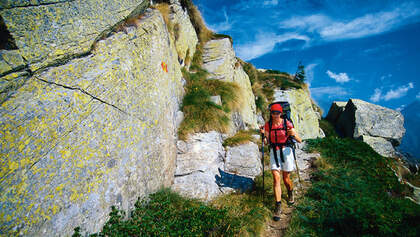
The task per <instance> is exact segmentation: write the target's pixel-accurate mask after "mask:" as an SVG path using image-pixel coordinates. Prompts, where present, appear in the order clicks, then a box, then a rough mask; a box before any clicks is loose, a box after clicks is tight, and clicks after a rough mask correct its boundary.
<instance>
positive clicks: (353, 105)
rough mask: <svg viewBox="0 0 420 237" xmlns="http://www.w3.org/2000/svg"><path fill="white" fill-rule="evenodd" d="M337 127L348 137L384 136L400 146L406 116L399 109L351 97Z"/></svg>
mask: <svg viewBox="0 0 420 237" xmlns="http://www.w3.org/2000/svg"><path fill="white" fill-rule="evenodd" d="M336 127H337V129H338V130H339V131H340V132H341V133H342V134H343V135H344V136H347V137H353V138H360V137H361V136H370V137H382V138H384V139H386V140H388V141H390V142H391V143H392V144H393V145H394V146H398V145H399V144H400V142H401V139H402V137H403V135H404V133H405V128H404V117H403V116H402V114H401V113H400V112H399V111H396V110H392V109H388V108H385V107H382V106H379V105H375V104H371V103H368V102H365V101H362V100H359V99H350V100H349V101H348V102H347V105H346V107H345V110H344V111H343V113H342V114H341V115H340V117H339V119H338V121H337V123H336Z"/></svg>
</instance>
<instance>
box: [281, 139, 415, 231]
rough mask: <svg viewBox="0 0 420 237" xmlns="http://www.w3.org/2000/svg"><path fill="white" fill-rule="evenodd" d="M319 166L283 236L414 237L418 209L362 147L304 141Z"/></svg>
mask: <svg viewBox="0 0 420 237" xmlns="http://www.w3.org/2000/svg"><path fill="white" fill-rule="evenodd" d="M309 150H310V151H314V150H316V151H319V152H321V155H322V158H321V159H323V161H322V162H321V163H323V164H324V165H321V166H320V167H319V168H318V171H317V172H316V173H315V174H314V180H313V185H312V188H311V189H310V190H309V191H308V193H307V195H306V197H305V199H304V201H303V202H302V203H301V204H300V205H299V206H298V207H297V211H296V212H295V213H294V215H293V218H292V221H291V225H290V226H289V229H288V232H287V234H288V236H303V235H305V236H419V235H420V227H419V225H418V224H419V223H420V206H419V205H416V204H414V203H413V202H411V201H409V200H408V199H406V198H404V196H405V195H407V194H409V192H410V190H409V189H408V187H407V186H406V185H402V184H400V183H399V182H398V180H397V178H396V177H395V175H394V173H393V172H392V170H391V169H390V168H389V167H390V166H391V165H392V163H393V162H394V161H393V160H391V159H389V158H385V157H382V156H380V155H378V154H377V153H376V152H374V151H373V150H372V149H371V148H370V147H369V146H368V145H367V144H365V143H363V142H360V141H356V140H353V139H341V138H335V137H328V138H324V139H317V140H311V141H309Z"/></svg>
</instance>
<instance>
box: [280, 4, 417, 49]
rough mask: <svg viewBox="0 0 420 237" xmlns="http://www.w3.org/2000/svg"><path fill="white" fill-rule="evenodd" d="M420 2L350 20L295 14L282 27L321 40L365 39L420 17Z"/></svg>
mask: <svg viewBox="0 0 420 237" xmlns="http://www.w3.org/2000/svg"><path fill="white" fill-rule="evenodd" d="M419 14H420V9H419V8H418V4H414V3H406V4H402V5H401V6H400V7H399V8H395V9H393V10H391V11H381V12H377V13H372V14H366V15H364V16H360V17H356V18H353V19H350V20H348V21H342V20H336V19H332V18H330V17H328V16H326V15H323V14H315V15H309V16H294V17H291V18H289V19H287V20H285V21H282V22H280V23H279V27H280V28H286V29H293V30H296V29H298V30H300V31H301V32H302V31H307V32H316V33H318V34H319V36H320V37H321V39H323V40H326V41H334V40H340V39H354V38H362V37H367V36H371V35H376V34H380V33H383V32H386V31H389V30H392V29H394V28H396V27H398V26H400V25H402V24H405V23H407V21H408V22H409V20H411V18H413V17H415V16H418V15H419Z"/></svg>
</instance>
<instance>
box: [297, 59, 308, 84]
mask: <svg viewBox="0 0 420 237" xmlns="http://www.w3.org/2000/svg"><path fill="white" fill-rule="evenodd" d="M305 77H306V76H305V66H303V64H302V62H299V64H298V68H297V71H296V74H295V80H297V81H299V82H305Z"/></svg>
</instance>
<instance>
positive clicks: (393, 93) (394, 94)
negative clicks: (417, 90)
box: [384, 82, 414, 101]
mask: <svg viewBox="0 0 420 237" xmlns="http://www.w3.org/2000/svg"><path fill="white" fill-rule="evenodd" d="M412 88H414V85H413V83H412V82H410V83H408V85H407V86H401V87H399V88H397V89H396V90H390V91H388V92H387V93H386V94H385V96H384V100H385V101H388V100H391V99H398V98H401V97H403V96H405V95H406V94H407V91H408V90H410V89H412Z"/></svg>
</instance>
